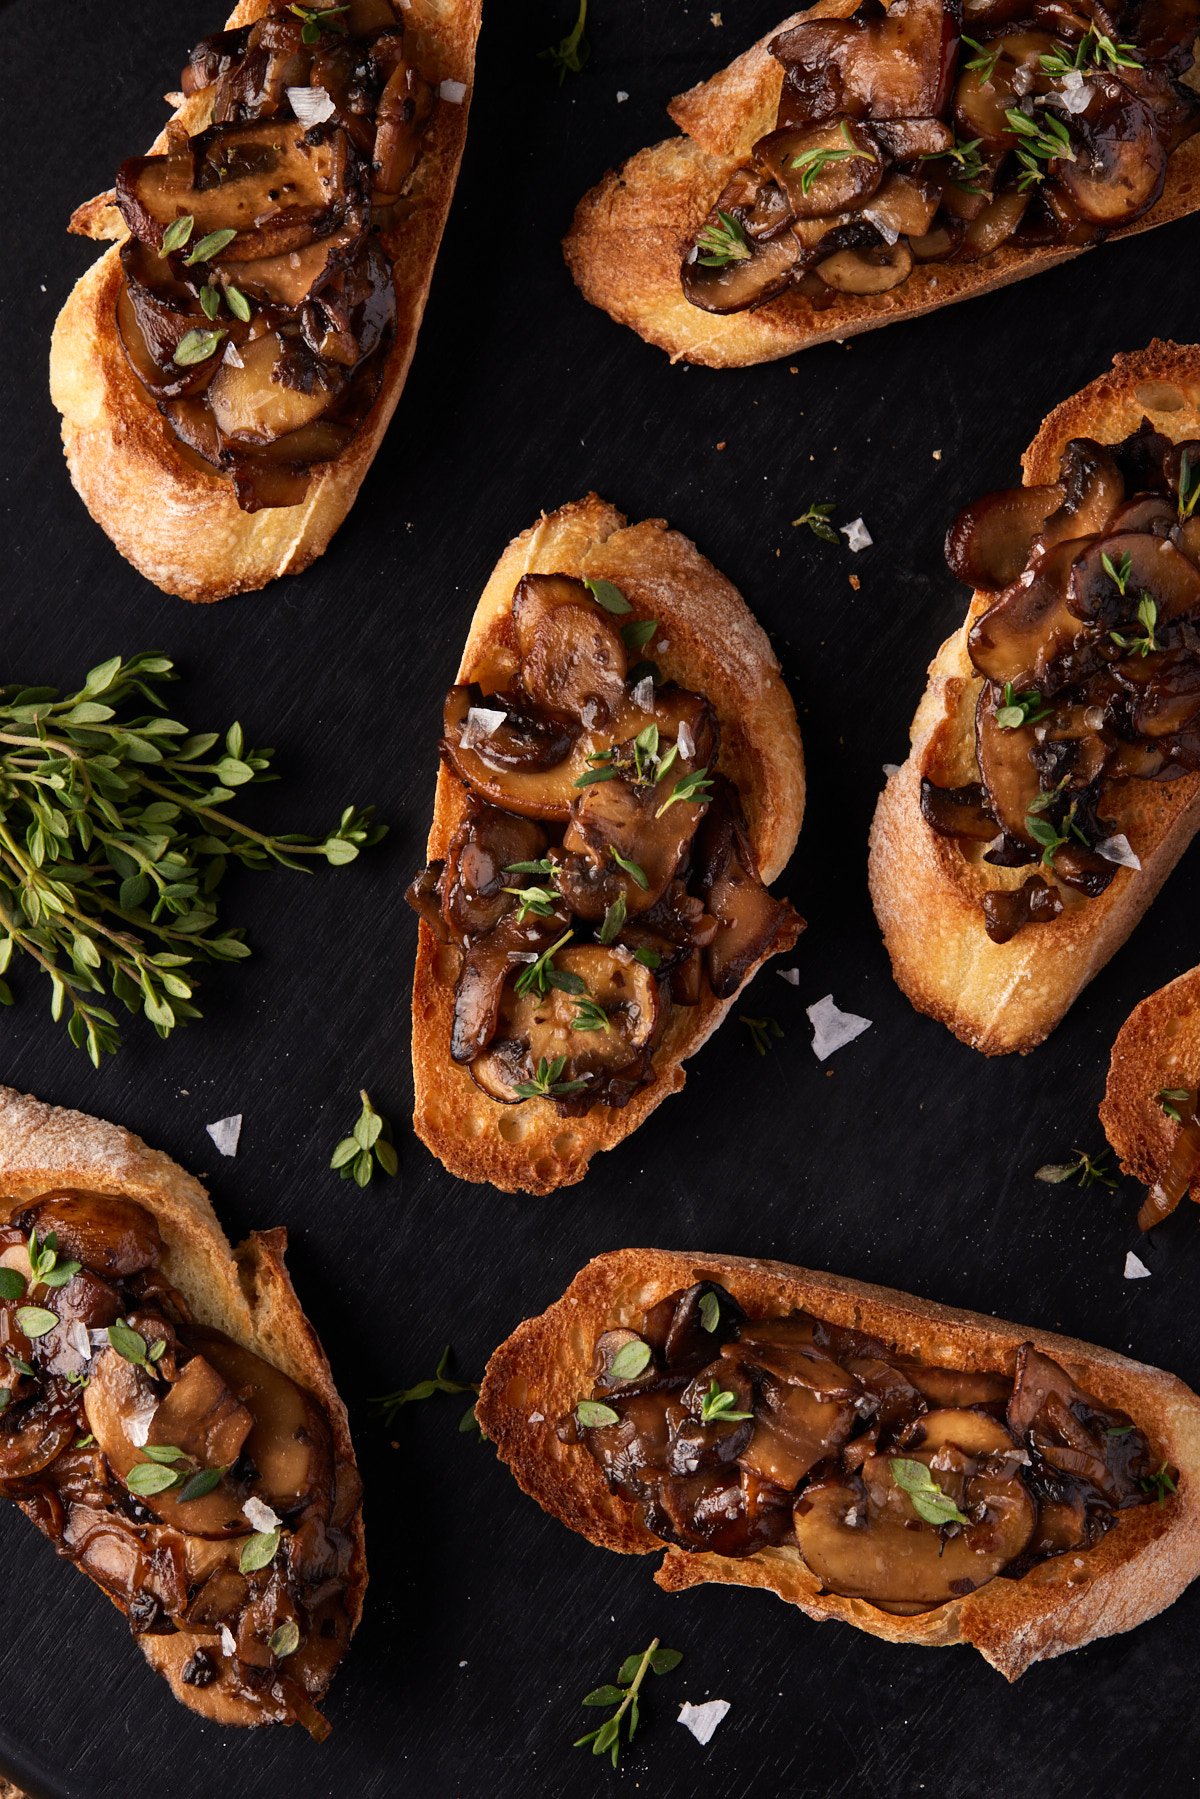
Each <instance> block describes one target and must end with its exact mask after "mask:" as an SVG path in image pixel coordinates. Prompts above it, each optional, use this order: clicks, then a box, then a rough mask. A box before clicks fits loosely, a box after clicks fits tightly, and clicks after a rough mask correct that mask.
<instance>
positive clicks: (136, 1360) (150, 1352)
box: [108, 1318, 167, 1378]
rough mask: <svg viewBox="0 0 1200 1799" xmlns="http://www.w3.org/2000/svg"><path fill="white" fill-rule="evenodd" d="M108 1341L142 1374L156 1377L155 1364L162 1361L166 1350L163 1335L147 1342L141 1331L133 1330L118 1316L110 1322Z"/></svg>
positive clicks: (156, 1369)
mask: <svg viewBox="0 0 1200 1799" xmlns="http://www.w3.org/2000/svg"><path fill="white" fill-rule="evenodd" d="M108 1341H109V1343H110V1345H111V1346H112V1348H113V1349H115V1350H116V1352H117V1354H118V1355H119V1356H124V1358H125V1360H126V1361H127V1362H132V1363H133V1365H134V1367H135V1368H140V1369H141V1370H142V1372H143V1374H150V1375H153V1376H155V1377H156V1378H157V1375H158V1368H157V1366H156V1364H157V1363H159V1362H161V1361H162V1358H163V1356H164V1355H165V1354H166V1350H167V1341H166V1338H165V1337H156V1338H155V1340H154V1342H153V1343H147V1341H146V1339H145V1337H143V1335H142V1333H141V1331H135V1330H134V1328H133V1326H132V1325H131V1324H127V1323H126V1321H125V1319H124V1318H118V1319H117V1322H116V1323H115V1324H110V1325H109V1327H108Z"/></svg>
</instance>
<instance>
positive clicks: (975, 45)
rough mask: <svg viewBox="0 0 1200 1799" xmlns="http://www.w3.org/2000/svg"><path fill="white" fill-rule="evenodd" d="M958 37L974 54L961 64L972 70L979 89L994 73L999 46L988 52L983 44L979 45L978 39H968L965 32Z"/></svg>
mask: <svg viewBox="0 0 1200 1799" xmlns="http://www.w3.org/2000/svg"><path fill="white" fill-rule="evenodd" d="M960 35H961V39H962V42H963V43H964V44H966V45H967V46H968V47H969V48H970V49H972V50H974V51H975V53H976V54H975V55H974V56H972V57H971V58H969V60H968V61H967V62H965V63H964V64H963V67H964V68H965V69H971V70H973V71H974V72H975V73H976V74H977V75H978V76H979V83H980V86H981V87H984V86H987V85H988V84H989V83H990V81H991V79H992V75H993V74H994V73H995V68H996V64H997V62H998V61H999V60H1000V46H999V45H997V46H996V48H995V49H994V50H990V49H988V47H987V46H986V45H985V44H981V43H980V42H979V40H978V38H973V37H968V36H967V34H966V32H965V31H964V32H962V33H961V34H960Z"/></svg>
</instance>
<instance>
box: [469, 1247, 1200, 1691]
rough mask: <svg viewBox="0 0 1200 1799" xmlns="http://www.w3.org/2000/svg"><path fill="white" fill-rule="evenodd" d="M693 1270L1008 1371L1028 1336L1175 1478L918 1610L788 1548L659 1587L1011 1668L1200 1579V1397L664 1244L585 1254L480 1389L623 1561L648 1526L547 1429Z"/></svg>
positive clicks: (492, 1422) (550, 1481)
mask: <svg viewBox="0 0 1200 1799" xmlns="http://www.w3.org/2000/svg"><path fill="white" fill-rule="evenodd" d="M699 1280H714V1281H717V1282H719V1283H720V1284H721V1285H722V1286H723V1287H725V1288H726V1289H727V1290H728V1291H729V1292H730V1293H731V1294H732V1295H733V1297H734V1298H735V1299H736V1300H738V1301H739V1302H740V1304H742V1305H743V1306H744V1307H746V1309H747V1310H748V1311H750V1312H751V1314H752V1315H753V1316H757V1317H764V1316H765V1317H769V1316H775V1315H783V1314H784V1313H786V1312H788V1311H789V1310H791V1309H792V1308H795V1307H799V1308H802V1309H805V1310H808V1311H811V1312H813V1313H814V1314H815V1315H816V1316H818V1317H819V1318H822V1319H824V1320H826V1321H828V1322H831V1323H835V1324H840V1325H848V1326H850V1327H851V1328H853V1329H855V1330H860V1331H864V1332H867V1333H870V1334H873V1335H875V1336H878V1337H880V1338H881V1339H883V1340H884V1341H885V1342H886V1343H888V1344H890V1345H893V1346H895V1348H896V1349H898V1350H899V1351H900V1352H901V1353H902V1354H904V1355H906V1356H912V1357H916V1358H920V1359H922V1360H924V1361H925V1362H926V1363H930V1362H933V1363H940V1364H941V1365H943V1366H945V1367H948V1368H958V1369H968V1370H977V1369H984V1370H989V1371H992V1372H1003V1373H1006V1374H1007V1373H1011V1371H1012V1367H1013V1357H1014V1355H1015V1352H1016V1350H1017V1347H1018V1345H1019V1344H1021V1343H1022V1342H1026V1341H1032V1342H1033V1343H1034V1345H1035V1346H1036V1347H1037V1348H1038V1349H1040V1350H1043V1351H1044V1352H1045V1353H1046V1354H1047V1355H1049V1356H1052V1357H1053V1358H1054V1359H1055V1360H1056V1361H1058V1362H1059V1363H1060V1364H1061V1365H1062V1366H1063V1367H1064V1368H1065V1369H1066V1370H1067V1372H1068V1373H1069V1374H1070V1375H1071V1376H1072V1377H1073V1378H1075V1379H1077V1380H1078V1381H1079V1382H1080V1383H1081V1384H1082V1385H1083V1386H1084V1387H1085V1388H1086V1390H1087V1391H1088V1392H1089V1393H1090V1394H1092V1395H1093V1396H1094V1397H1095V1398H1097V1399H1099V1400H1100V1401H1101V1402H1102V1403H1103V1404H1104V1405H1106V1406H1111V1407H1113V1408H1119V1409H1121V1410H1124V1411H1127V1412H1128V1413H1129V1414H1130V1416H1131V1417H1133V1418H1135V1419H1136V1420H1137V1421H1138V1423H1139V1424H1140V1425H1141V1426H1142V1428H1143V1429H1144V1430H1145V1432H1146V1435H1147V1436H1148V1438H1149V1439H1150V1441H1151V1443H1152V1444H1153V1445H1154V1446H1155V1451H1156V1453H1161V1454H1162V1455H1163V1457H1164V1458H1165V1459H1166V1460H1167V1461H1169V1462H1170V1463H1171V1464H1172V1465H1173V1466H1174V1467H1176V1468H1177V1469H1178V1470H1179V1481H1178V1488H1179V1490H1178V1493H1177V1494H1175V1495H1174V1496H1173V1497H1172V1498H1171V1499H1170V1500H1169V1501H1168V1503H1167V1504H1166V1505H1165V1506H1164V1507H1163V1508H1162V1509H1160V1508H1159V1507H1158V1506H1156V1505H1144V1506H1137V1507H1134V1508H1132V1509H1130V1510H1127V1511H1123V1512H1121V1513H1120V1514H1119V1515H1118V1517H1117V1521H1116V1523H1115V1524H1114V1526H1113V1528H1112V1529H1111V1530H1110V1531H1109V1532H1108V1533H1107V1534H1106V1535H1105V1536H1104V1537H1103V1538H1101V1540H1100V1542H1099V1543H1097V1544H1096V1545H1095V1546H1094V1547H1093V1548H1091V1549H1089V1550H1088V1551H1087V1552H1086V1554H1066V1555H1062V1556H1059V1557H1057V1558H1052V1559H1051V1560H1049V1561H1045V1562H1041V1563H1038V1564H1036V1565H1035V1566H1034V1567H1033V1568H1032V1569H1031V1570H1030V1572H1029V1573H1028V1574H1026V1575H1025V1576H1024V1577H1023V1578H1022V1579H1020V1580H1008V1579H996V1580H992V1581H990V1582H988V1584H987V1585H985V1586H983V1587H980V1588H979V1589H978V1590H977V1591H975V1592H973V1593H971V1594H969V1595H968V1596H967V1597H966V1598H963V1599H956V1600H952V1601H951V1602H950V1603H949V1604H946V1605H942V1606H939V1607H937V1608H936V1609H935V1610H933V1611H927V1612H922V1613H919V1614H917V1615H915V1616H908V1617H904V1616H896V1615H894V1614H891V1613H888V1612H884V1611H881V1610H879V1609H878V1608H877V1607H875V1606H873V1605H871V1604H869V1603H868V1602H867V1601H865V1600H862V1599H847V1598H842V1597H840V1596H839V1595H837V1594H834V1593H826V1592H822V1591H821V1590H820V1585H819V1583H818V1581H817V1579H816V1577H815V1576H814V1575H813V1574H812V1572H811V1571H810V1570H809V1568H808V1567H807V1565H806V1564H805V1563H804V1561H803V1560H802V1559H801V1556H800V1553H799V1550H798V1549H796V1548H793V1547H791V1546H788V1545H782V1546H780V1547H777V1548H770V1549H762V1550H759V1551H757V1552H756V1553H755V1554H753V1555H750V1556H747V1557H744V1558H743V1557H731V1556H721V1555H714V1554H707V1553H693V1552H689V1551H685V1550H682V1549H677V1548H667V1549H666V1553H665V1556H664V1558H663V1561H662V1563H661V1565H660V1566H659V1568H658V1569H657V1570H656V1572H655V1576H654V1578H655V1580H656V1581H657V1583H658V1585H659V1586H660V1587H663V1588H664V1589H665V1590H666V1591H667V1592H679V1591H682V1589H683V1588H685V1587H691V1586H699V1585H702V1584H704V1583H705V1582H708V1581H716V1582H721V1583H726V1584H732V1585H736V1586H750V1587H763V1588H765V1589H767V1590H768V1591H770V1592H773V1593H776V1594H778V1596H779V1597H780V1598H781V1599H785V1600H787V1601H789V1603H791V1604H793V1605H796V1606H798V1607H799V1608H800V1610H801V1611H803V1612H804V1613H805V1614H806V1615H807V1616H808V1617H810V1618H812V1619H815V1620H816V1621H818V1622H820V1621H823V1620H824V1619H827V1618H838V1619H841V1620H842V1622H843V1623H847V1624H854V1625H857V1627H858V1628H859V1629H860V1630H865V1631H868V1632H869V1633H870V1634H871V1635H872V1636H878V1637H883V1638H885V1639H886V1640H887V1641H888V1642H892V1643H912V1644H917V1645H920V1646H923V1647H926V1648H942V1647H946V1646H949V1645H952V1644H956V1643H970V1644H973V1645H974V1647H975V1648H976V1649H978V1650H979V1652H980V1654H981V1655H982V1656H983V1657H984V1659H985V1660H986V1661H988V1662H990V1663H991V1665H992V1666H993V1667H994V1668H998V1669H999V1671H1000V1672H1001V1673H1002V1674H1003V1675H1005V1677H1006V1678H1007V1679H1009V1680H1015V1679H1016V1678H1017V1677H1018V1675H1020V1674H1023V1673H1024V1671H1025V1669H1026V1668H1028V1667H1029V1666H1030V1665H1031V1664H1032V1663H1034V1662H1037V1661H1044V1660H1047V1659H1048V1658H1049V1657H1051V1656H1055V1655H1063V1654H1065V1653H1066V1652H1067V1651H1068V1650H1070V1649H1076V1648H1079V1647H1080V1646H1081V1645H1082V1644H1084V1643H1089V1642H1092V1641H1093V1640H1094V1639H1095V1638H1096V1637H1101V1636H1110V1635H1113V1634H1115V1633H1117V1632H1119V1631H1123V1630H1132V1629H1133V1628H1134V1627H1135V1626H1136V1625H1138V1624H1141V1623H1143V1622H1144V1621H1145V1620H1146V1619H1147V1618H1152V1617H1153V1616H1154V1615H1155V1614H1156V1613H1157V1612H1160V1611H1162V1610H1163V1608H1164V1607H1165V1606H1168V1605H1170V1604H1171V1603H1172V1601H1173V1600H1175V1599H1177V1598H1178V1597H1179V1595H1180V1593H1182V1592H1183V1590H1184V1588H1185V1587H1186V1586H1187V1585H1188V1583H1189V1582H1190V1581H1191V1580H1193V1579H1194V1578H1195V1576H1196V1574H1197V1573H1200V1398H1197V1396H1196V1394H1194V1393H1193V1392H1191V1390H1190V1389H1189V1388H1188V1387H1185V1386H1184V1384H1183V1383H1182V1381H1179V1380H1177V1379H1176V1378H1175V1377H1174V1375H1170V1374H1164V1373H1162V1372H1161V1371H1160V1370H1158V1369H1157V1368H1148V1367H1145V1366H1144V1365H1143V1364H1142V1363H1140V1362H1133V1361H1130V1360H1128V1359H1127V1358H1126V1357H1125V1356H1121V1355H1117V1354H1115V1353H1114V1352H1113V1351H1111V1350H1107V1349H1097V1348H1094V1347H1093V1346H1092V1345H1091V1344H1087V1343H1078V1342H1075V1341H1074V1340H1073V1339H1071V1338H1069V1337H1057V1336H1053V1335H1051V1334H1049V1333H1046V1332H1039V1331H1028V1330H1025V1329H1023V1328H1021V1327H1019V1326H1016V1325H1012V1324H1007V1323H1004V1322H1002V1321H1001V1320H999V1319H995V1318H989V1317H986V1316H983V1315H981V1314H980V1313H977V1312H964V1311H959V1310H957V1309H955V1308H954V1307H951V1306H942V1305H937V1304H935V1303H934V1302H933V1301H931V1300H925V1299H914V1298H912V1297H910V1296H909V1295H908V1294H904V1293H896V1292H893V1291H891V1289H889V1288H886V1287H873V1286H867V1285H864V1284H863V1283H862V1282H861V1281H853V1280H846V1279H843V1278H841V1277H839V1276H837V1275H832V1274H819V1273H814V1272H811V1271H810V1270H808V1269H805V1268H793V1267H789V1266H788V1265H787V1264H786V1263H783V1262H770V1261H753V1260H749V1259H746V1258H744V1257H740V1256H708V1255H703V1254H699V1253H697V1254H690V1253H684V1252H676V1251H668V1250H657V1249H623V1250H616V1251H613V1252H612V1253H610V1254H608V1255H601V1256H597V1257H596V1258H595V1259H594V1260H593V1261H591V1262H589V1263H588V1264H587V1266H586V1267H585V1268H584V1269H582V1270H581V1272H580V1273H579V1274H577V1275H576V1277H575V1279H574V1280H573V1281H572V1283H571V1285H570V1287H569V1288H568V1289H567V1291H566V1293H565V1294H564V1295H563V1297H562V1298H561V1299H560V1300H557V1301H556V1302H555V1304H554V1305H552V1306H550V1307H549V1309H548V1310H547V1311H545V1312H543V1313H542V1314H541V1316H540V1317H538V1318H530V1319H527V1320H526V1321H525V1323H523V1324H521V1325H518V1327H517V1329H516V1330H515V1331H514V1332H513V1334H512V1335H511V1336H510V1337H509V1338H508V1340H507V1341H506V1342H504V1343H502V1344H501V1345H500V1347H499V1349H497V1350H496V1352H495V1354H494V1355H493V1356H492V1358H491V1361H490V1362H489V1363H488V1367H487V1371H486V1373H485V1375H484V1379H483V1386H482V1390H481V1392H480V1396H479V1405H478V1408H477V1415H478V1417H479V1420H480V1423H481V1424H482V1426H483V1428H484V1430H485V1431H486V1432H487V1435H488V1437H489V1438H490V1439H491V1440H492V1442H494V1443H495V1445H496V1448H497V1451H498V1453H499V1455H500V1457H501V1459H502V1460H503V1461H505V1462H507V1463H508V1464H509V1466H510V1467H511V1469H512V1471H513V1474H514V1475H515V1477H516V1480H517V1483H518V1485H519V1486H520V1487H521V1488H522V1489H523V1490H524V1491H525V1492H526V1493H528V1494H529V1495H530V1496H531V1497H532V1498H534V1499H536V1500H537V1502H538V1504H539V1505H540V1506H541V1507H542V1509H543V1510H544V1511H547V1512H549V1513H550V1514H551V1515H552V1516H553V1517H555V1518H557V1519H558V1520H559V1521H560V1522H561V1523H563V1524H566V1525H568V1526H569V1527H570V1528H571V1529H572V1530H575V1531H578V1532H579V1533H580V1535H582V1536H585V1537H587V1538H588V1540H589V1541H590V1542H592V1543H596V1544H598V1545H599V1546H600V1547H601V1548H604V1549H615V1550H618V1551H620V1552H622V1553H623V1554H627V1555H648V1554H651V1553H653V1552H655V1551H660V1550H662V1549H663V1547H664V1545H663V1544H662V1543H661V1541H660V1540H659V1539H658V1538H657V1537H654V1536H652V1535H651V1534H650V1533H649V1531H647V1530H646V1529H645V1528H644V1527H643V1525H642V1524H641V1523H640V1522H639V1520H638V1517H637V1515H636V1509H635V1507H634V1506H632V1505H631V1504H630V1503H629V1502H628V1501H626V1500H624V1499H623V1498H620V1497H619V1496H617V1495H616V1494H614V1493H612V1492H610V1490H609V1488H608V1486H607V1484H606V1482H605V1480H604V1477H603V1475H602V1474H601V1472H600V1468H599V1466H598V1464H597V1463H596V1462H595V1461H594V1460H593V1458H592V1457H591V1456H590V1455H589V1454H588V1452H587V1450H586V1449H584V1448H583V1447H582V1446H580V1445H577V1444H569V1443H564V1442H563V1441H561V1440H560V1438H559V1437H558V1435H557V1434H556V1430H555V1426H556V1424H557V1423H558V1422H559V1420H561V1419H562V1418H564V1417H566V1416H568V1415H569V1414H570V1413H572V1412H573V1411H574V1408H575V1406H576V1404H577V1403H578V1401H579V1399H580V1398H581V1397H583V1396H586V1394H588V1393H589V1392H590V1391H591V1385H592V1379H593V1373H592V1369H593V1361H592V1356H593V1345H594V1343H595V1340H596V1338H597V1337H598V1336H599V1335H600V1333H601V1332H602V1331H604V1330H607V1329H609V1328H610V1327H613V1326H617V1325H627V1326H632V1327H633V1328H635V1329H636V1328H637V1327H638V1323H639V1320H640V1319H641V1316H642V1313H643V1312H644V1311H645V1310H646V1309H647V1308H648V1307H650V1306H652V1305H654V1304H655V1303H656V1301H657V1300H659V1299H660V1298H664V1297H665V1296H666V1295H667V1294H669V1293H672V1292H674V1291H676V1290H677V1289H679V1288H681V1287H685V1286H687V1285H689V1284H690V1283H692V1282H694V1281H699Z"/></svg>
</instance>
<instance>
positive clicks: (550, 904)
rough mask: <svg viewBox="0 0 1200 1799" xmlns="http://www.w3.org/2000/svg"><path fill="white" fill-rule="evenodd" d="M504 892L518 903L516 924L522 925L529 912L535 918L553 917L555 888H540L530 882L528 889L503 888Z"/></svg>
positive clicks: (556, 894)
mask: <svg viewBox="0 0 1200 1799" xmlns="http://www.w3.org/2000/svg"><path fill="white" fill-rule="evenodd" d="M506 872H507V871H506ZM504 892H505V893H513V894H515V895H516V897H517V899H518V900H519V901H520V904H519V905H518V907H517V923H518V924H524V923H525V920H526V919H527V918H528V917H529V914H530V913H531V912H532V913H533V914H534V916H535V917H536V918H551V917H553V915H554V907H555V905H556V903H557V900H558V890H557V888H554V887H541V886H538V885H537V884H536V883H535V882H532V881H531V882H530V884H529V886H528V887H505V888H504Z"/></svg>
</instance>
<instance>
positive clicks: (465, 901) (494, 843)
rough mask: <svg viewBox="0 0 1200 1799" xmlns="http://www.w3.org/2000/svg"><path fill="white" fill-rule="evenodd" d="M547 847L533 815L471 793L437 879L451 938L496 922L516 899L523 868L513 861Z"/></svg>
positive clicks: (533, 858)
mask: <svg viewBox="0 0 1200 1799" xmlns="http://www.w3.org/2000/svg"><path fill="white" fill-rule="evenodd" d="M545 847H546V833H545V832H544V831H543V830H541V828H540V827H539V826H538V825H536V824H534V823H533V821H532V820H531V819H526V818H514V817H513V815H512V814H511V813H509V812H501V811H500V810H499V809H498V808H497V807H495V806H485V805H484V804H483V803H482V802H481V801H479V800H476V799H474V798H472V799H469V800H468V801H467V806H466V810H465V812H464V813H463V817H462V822H461V823H460V824H459V827H458V829H457V831H455V833H454V836H453V837H452V838H451V839H450V847H449V849H448V850H447V851H446V865H445V868H444V870H443V871H442V875H441V878H440V880H439V882H438V891H439V894H440V898H441V915H442V918H443V920H444V921H445V925H446V929H447V931H448V932H449V933H450V937H451V940H452V941H456V942H463V943H469V942H470V940H471V939H472V938H473V937H481V936H484V935H486V933H487V932H488V931H490V930H491V929H492V927H493V926H494V925H496V924H498V923H499V922H500V919H501V918H502V917H503V916H504V914H505V913H506V912H508V911H511V910H512V908H513V906H515V905H516V903H517V898H518V894H517V893H516V892H515V891H514V889H515V887H516V886H517V884H518V883H519V881H520V877H521V875H522V873H523V872H527V871H523V870H522V869H520V868H519V867H518V866H517V864H519V863H522V862H526V863H529V862H538V861H540V860H541V858H542V855H543V851H544V850H545Z"/></svg>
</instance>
